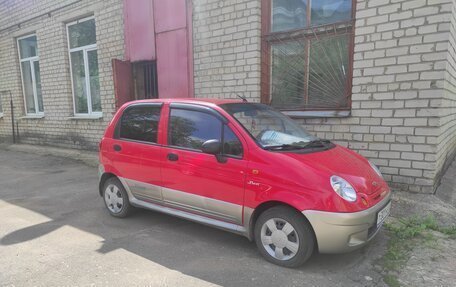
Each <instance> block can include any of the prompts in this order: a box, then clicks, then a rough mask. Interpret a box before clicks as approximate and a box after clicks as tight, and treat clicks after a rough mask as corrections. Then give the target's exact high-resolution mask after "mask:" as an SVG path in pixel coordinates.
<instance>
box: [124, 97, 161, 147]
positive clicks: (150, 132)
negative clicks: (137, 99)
mask: <svg viewBox="0 0 456 287" xmlns="http://www.w3.org/2000/svg"><path fill="white" fill-rule="evenodd" d="M160 112H161V106H148V105H143V106H132V107H129V108H127V109H126V110H125V111H124V113H123V115H122V118H121V122H120V132H119V136H120V138H122V139H129V140H136V141H143V142H150V143H157V137H158V122H159V121H160Z"/></svg>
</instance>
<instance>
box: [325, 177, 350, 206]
mask: <svg viewBox="0 0 456 287" xmlns="http://www.w3.org/2000/svg"><path fill="white" fill-rule="evenodd" d="M330 182H331V186H332V188H333V189H334V191H335V192H336V193H337V194H338V195H339V196H340V197H342V198H343V199H345V200H346V201H350V202H353V201H355V200H356V191H355V189H354V188H353V186H351V184H350V183H348V181H346V180H345V179H343V178H342V177H340V176H337V175H333V176H331V179H330Z"/></svg>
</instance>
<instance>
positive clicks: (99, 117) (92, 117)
mask: <svg viewBox="0 0 456 287" xmlns="http://www.w3.org/2000/svg"><path fill="white" fill-rule="evenodd" d="M102 118H103V115H89V116H73V117H68V118H67V119H68V120H99V119H102Z"/></svg>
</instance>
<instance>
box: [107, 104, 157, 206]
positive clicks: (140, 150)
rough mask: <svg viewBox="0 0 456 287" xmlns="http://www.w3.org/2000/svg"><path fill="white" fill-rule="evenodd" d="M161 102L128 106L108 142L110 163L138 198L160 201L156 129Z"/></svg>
mask: <svg viewBox="0 0 456 287" xmlns="http://www.w3.org/2000/svg"><path fill="white" fill-rule="evenodd" d="M161 109H162V103H139V104H132V105H130V106H128V107H127V108H126V109H125V110H124V112H123V114H122V117H121V119H120V120H119V122H118V124H117V127H116V130H115V133H114V139H113V143H112V149H113V153H114V154H115V156H114V158H113V159H114V162H113V166H115V168H116V169H117V170H118V172H119V174H118V176H119V177H120V180H121V181H123V182H124V184H126V185H127V186H128V188H129V189H130V191H131V192H132V194H133V195H134V196H135V197H136V198H139V199H142V200H149V201H160V202H161V200H162V195H161V188H160V185H161V176H160V152H161V146H160V145H159V144H158V129H159V121H160V115H161Z"/></svg>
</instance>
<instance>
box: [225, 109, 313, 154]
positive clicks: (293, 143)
mask: <svg viewBox="0 0 456 287" xmlns="http://www.w3.org/2000/svg"><path fill="white" fill-rule="evenodd" d="M221 107H222V108H223V109H224V110H225V111H226V112H228V113H229V114H230V115H231V116H233V117H234V118H235V119H236V120H237V121H238V122H239V123H240V124H241V125H242V126H243V127H244V129H245V130H246V131H247V132H249V134H250V135H251V136H252V138H254V139H255V140H256V142H257V143H258V144H259V145H261V146H262V147H263V148H265V149H275V148H278V149H279V148H280V149H299V148H306V147H308V146H309V144H310V143H314V142H316V141H319V139H318V138H316V137H314V136H312V135H311V134H309V133H308V132H306V131H305V130H304V129H303V128H302V127H301V126H300V125H298V124H297V123H295V122H294V121H293V120H292V119H290V118H289V117H287V116H285V115H284V114H282V113H280V112H279V111H276V110H274V109H273V108H271V107H269V106H267V105H263V104H255V103H232V104H224V105H221Z"/></svg>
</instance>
